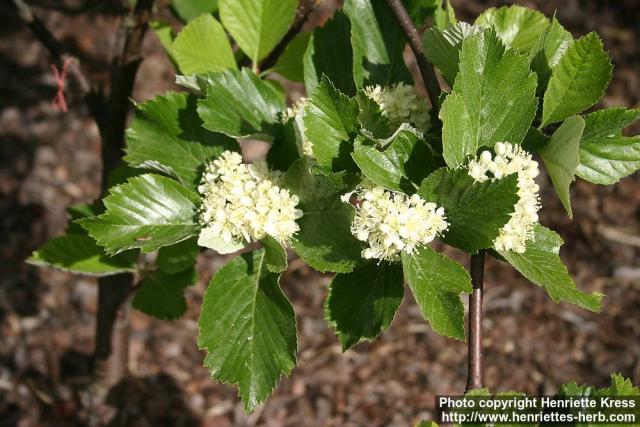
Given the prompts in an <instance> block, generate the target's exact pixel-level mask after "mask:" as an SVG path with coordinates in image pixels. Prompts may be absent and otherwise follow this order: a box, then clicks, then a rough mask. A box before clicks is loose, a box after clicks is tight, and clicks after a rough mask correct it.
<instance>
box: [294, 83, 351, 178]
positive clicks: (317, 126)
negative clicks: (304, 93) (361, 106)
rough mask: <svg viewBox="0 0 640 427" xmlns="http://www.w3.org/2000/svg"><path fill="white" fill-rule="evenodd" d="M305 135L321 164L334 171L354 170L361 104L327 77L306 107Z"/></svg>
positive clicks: (304, 118)
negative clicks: (353, 153) (341, 90)
mask: <svg viewBox="0 0 640 427" xmlns="http://www.w3.org/2000/svg"><path fill="white" fill-rule="evenodd" d="M303 123H304V132H305V137H306V138H307V140H309V142H311V143H312V144H313V154H314V156H315V158H316V159H317V161H318V163H319V164H320V165H322V166H324V167H325V168H327V169H330V170H333V171H340V170H353V169H355V165H354V164H353V159H352V158H351V152H352V151H353V139H354V137H355V134H356V132H357V131H358V103H357V101H356V100H355V99H352V98H349V97H348V96H346V95H344V94H343V93H342V92H340V91H339V90H338V89H336V88H335V86H333V84H332V83H331V82H330V81H329V79H327V78H326V77H323V78H322V81H321V82H320V85H319V86H318V87H317V88H316V90H315V91H314V92H313V94H311V97H310V98H309V100H308V101H307V103H306V104H305V106H304V117H303Z"/></svg>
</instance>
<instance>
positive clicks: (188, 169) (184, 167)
mask: <svg viewBox="0 0 640 427" xmlns="http://www.w3.org/2000/svg"><path fill="white" fill-rule="evenodd" d="M196 103H197V98H196V97H195V96H193V95H189V94H187V93H184V92H182V93H177V92H168V93H167V94H165V95H162V96H157V97H156V98H154V99H152V100H150V101H147V102H144V103H142V104H138V105H137V106H136V114H135V117H134V119H133V122H132V123H131V127H130V128H129V129H127V148H126V153H127V154H126V156H125V157H124V160H125V161H126V162H127V163H129V165H131V166H133V167H136V168H144V169H150V170H154V171H157V172H160V173H163V174H167V175H169V176H172V177H174V178H176V179H178V180H179V181H180V182H181V183H183V184H184V185H186V186H188V187H190V188H192V189H196V188H197V186H198V182H199V181H200V176H201V174H202V170H203V167H204V164H205V163H206V162H207V161H209V160H211V159H213V158H215V157H218V156H219V155H220V154H222V152H223V151H226V150H232V151H239V150H240V147H239V146H238V143H237V142H236V141H235V140H233V139H231V138H229V137H227V136H226V135H223V134H220V133H214V132H211V131H208V130H206V129H204V128H203V127H202V120H201V119H200V117H199V116H198V113H197V111H196Z"/></svg>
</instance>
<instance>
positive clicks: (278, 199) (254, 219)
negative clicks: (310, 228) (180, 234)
mask: <svg viewBox="0 0 640 427" xmlns="http://www.w3.org/2000/svg"><path fill="white" fill-rule="evenodd" d="M272 179H275V177H274V175H273V174H271V173H270V172H269V170H268V167H267V165H266V163H256V164H249V165H247V164H244V163H242V156H241V155H240V154H238V153H235V152H232V151H225V152H224V153H222V155H221V156H220V157H219V158H217V159H215V160H213V161H212V162H210V163H209V164H208V165H207V166H206V168H205V171H204V174H203V176H202V181H201V184H200V186H199V187H198V191H199V192H200V194H201V195H202V208H201V211H200V220H201V222H202V225H203V227H204V228H203V231H205V230H206V233H207V234H211V235H213V236H220V238H221V239H222V240H223V241H224V242H225V243H226V244H236V243H239V242H242V241H252V240H259V239H262V238H263V237H265V235H267V234H268V235H269V236H271V237H273V238H274V239H276V240H278V241H279V242H281V243H286V242H287V241H288V240H289V239H290V238H291V236H293V234H295V233H296V232H297V231H298V224H296V219H297V218H300V217H301V216H302V211H301V210H299V209H297V208H296V206H297V204H298V198H297V197H296V196H295V195H291V194H290V193H289V191H288V190H284V189H281V188H279V187H278V186H277V185H275V184H274V183H273V181H272Z"/></svg>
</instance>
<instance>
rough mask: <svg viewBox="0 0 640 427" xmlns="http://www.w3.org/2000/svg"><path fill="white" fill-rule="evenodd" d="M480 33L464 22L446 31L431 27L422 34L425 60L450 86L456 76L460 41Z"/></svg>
mask: <svg viewBox="0 0 640 427" xmlns="http://www.w3.org/2000/svg"><path fill="white" fill-rule="evenodd" d="M480 31H482V29H481V28H480V27H474V26H471V25H469V24H467V23H466V22H459V23H457V24H455V25H453V26H450V27H448V28H447V29H446V30H441V29H439V28H437V27H432V28H430V29H429V30H427V32H425V33H424V37H423V44H424V50H425V54H426V55H427V59H429V61H430V62H431V63H432V64H433V65H435V66H436V67H438V69H439V70H440V72H441V73H442V75H443V76H444V78H445V79H446V80H447V82H448V83H449V84H450V85H453V82H454V81H455V79H456V76H457V75H458V68H459V64H458V62H459V56H460V49H462V41H463V40H464V39H466V38H467V37H471V36H473V35H474V34H477V33H478V32H480Z"/></svg>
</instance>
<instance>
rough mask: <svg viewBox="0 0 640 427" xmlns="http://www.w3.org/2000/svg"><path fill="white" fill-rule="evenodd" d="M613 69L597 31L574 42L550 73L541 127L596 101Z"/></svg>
mask: <svg viewBox="0 0 640 427" xmlns="http://www.w3.org/2000/svg"><path fill="white" fill-rule="evenodd" d="M612 71H613V66H612V65H611V59H610V58H609V55H608V54H607V53H606V52H605V51H604V48H603V46H602V41H601V40H600V38H599V37H598V35H597V34H596V33H589V34H587V35H586V36H584V37H582V38H580V39H579V40H577V41H576V42H575V43H573V44H572V45H571V46H570V47H569V48H568V49H567V51H566V53H565V54H564V55H563V56H562V58H560V61H559V62H558V64H557V65H556V68H555V69H554V70H553V72H552V73H551V78H550V80H549V86H548V87H547V91H546V92H545V94H544V103H543V106H542V123H541V125H540V127H541V128H542V127H545V126H547V125H549V124H551V123H557V122H560V121H562V120H564V119H565V118H567V117H569V116H572V115H574V114H577V113H580V112H582V111H584V110H586V109H587V108H589V107H591V106H592V105H593V104H595V103H596V102H598V100H599V99H600V98H602V95H603V94H604V91H605V90H606V88H607V85H608V84H609V80H611V73H612Z"/></svg>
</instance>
